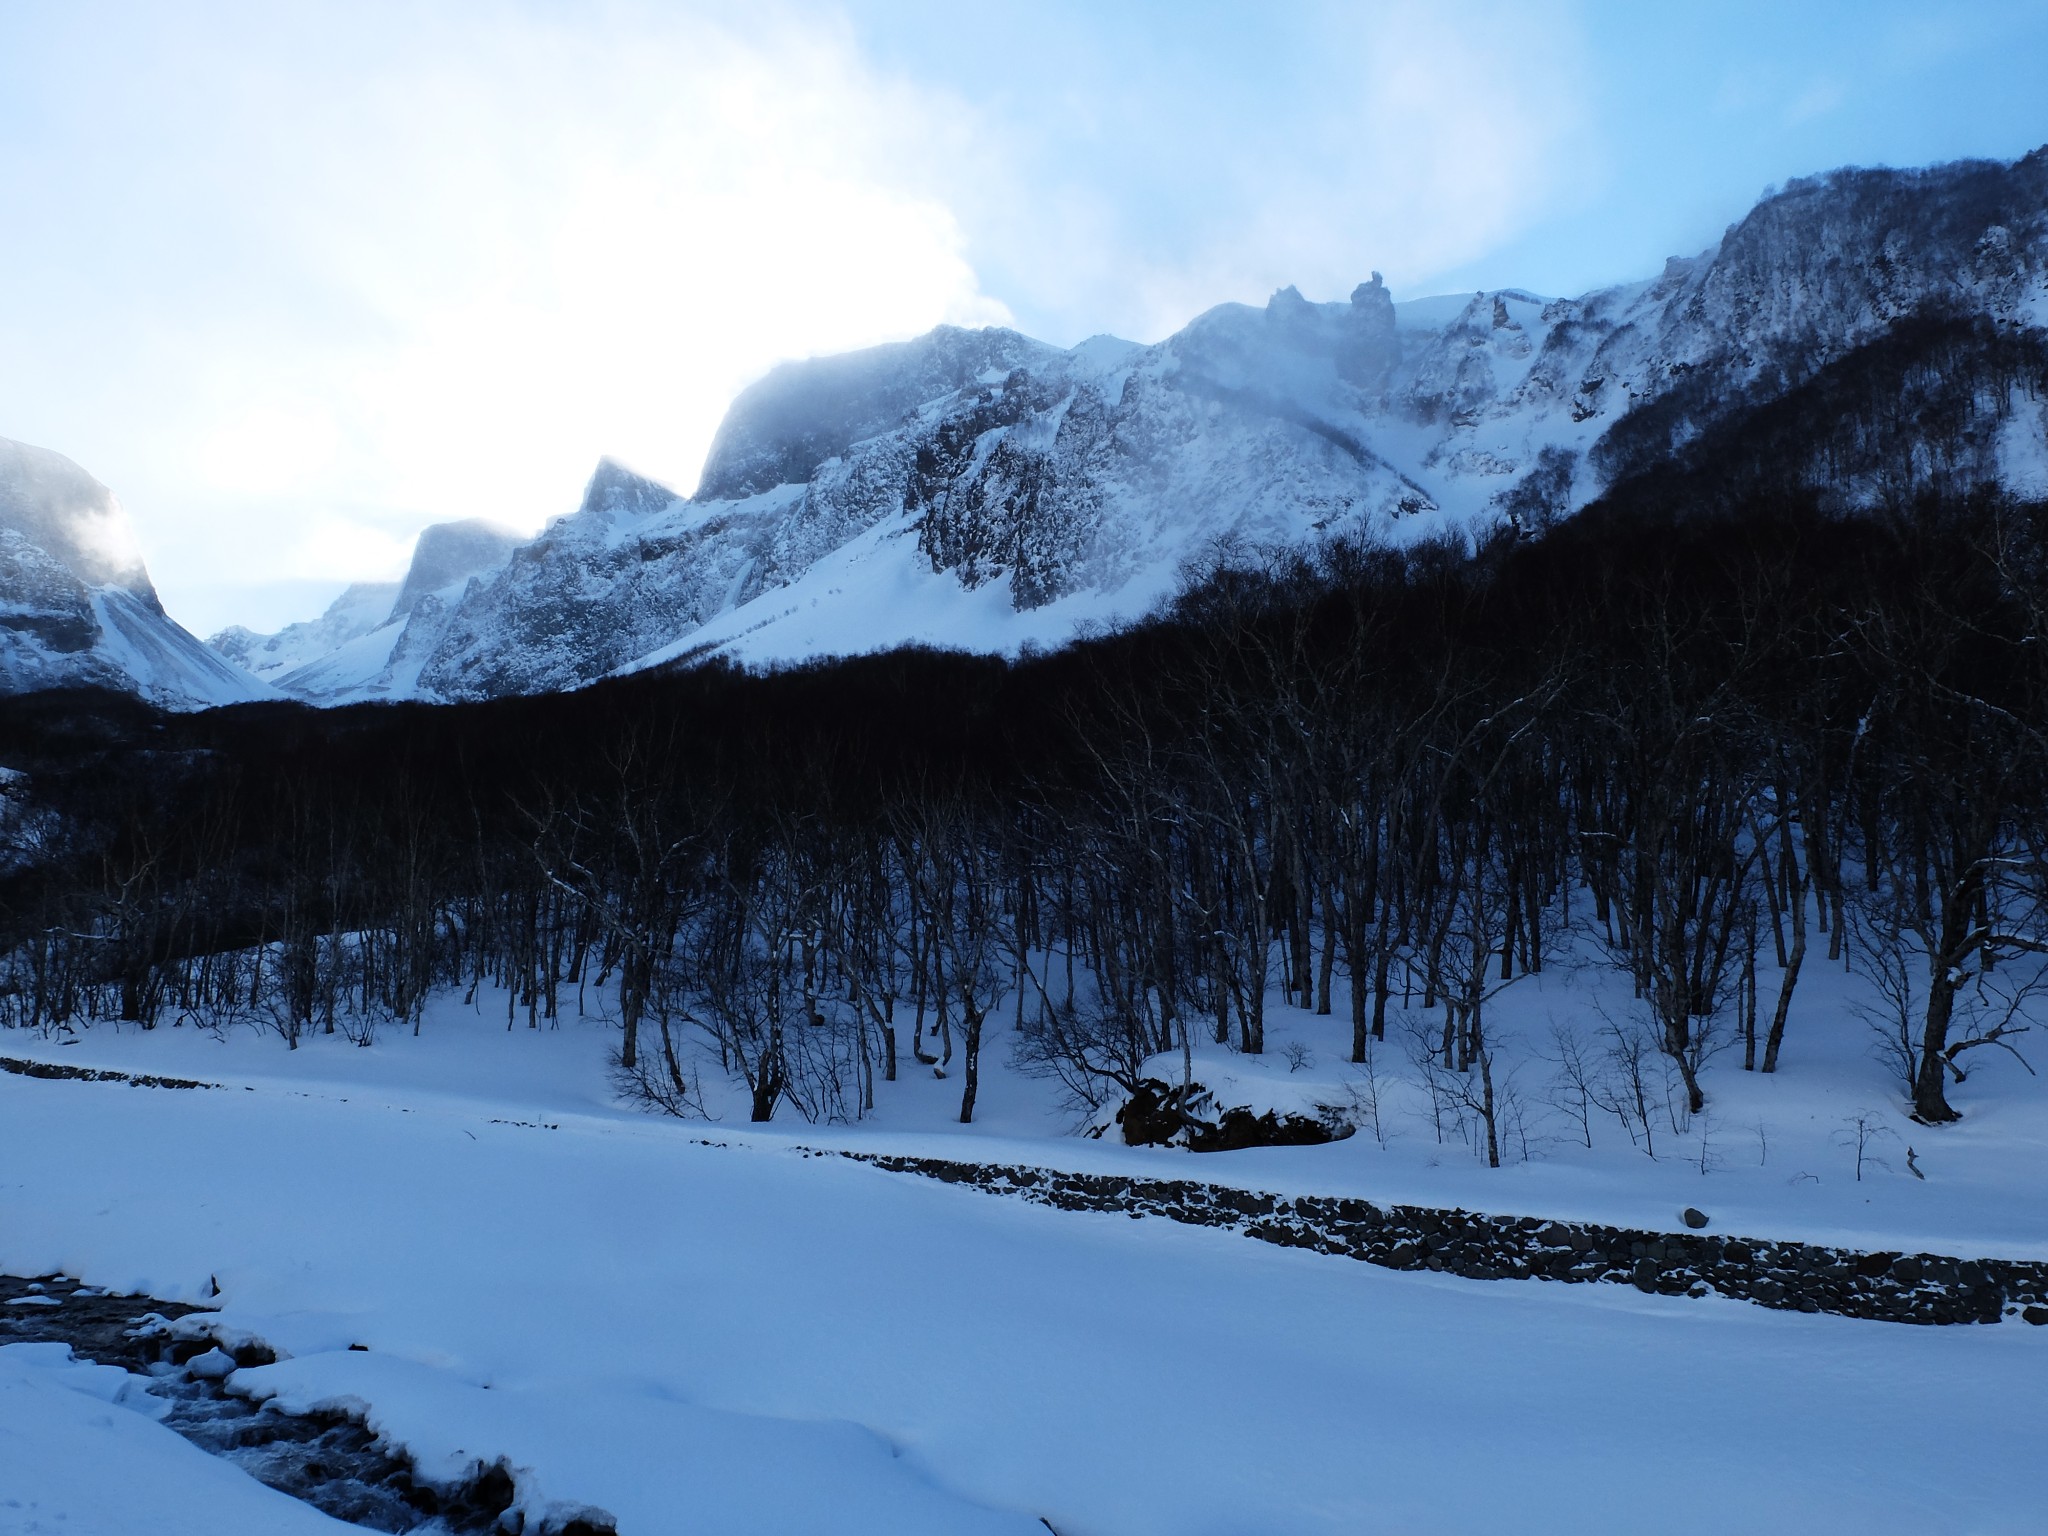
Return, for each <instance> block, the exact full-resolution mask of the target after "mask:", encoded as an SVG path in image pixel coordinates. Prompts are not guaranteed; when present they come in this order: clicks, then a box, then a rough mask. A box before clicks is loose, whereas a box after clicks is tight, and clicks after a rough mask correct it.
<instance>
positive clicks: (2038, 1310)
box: [2020, 1307, 2048, 1328]
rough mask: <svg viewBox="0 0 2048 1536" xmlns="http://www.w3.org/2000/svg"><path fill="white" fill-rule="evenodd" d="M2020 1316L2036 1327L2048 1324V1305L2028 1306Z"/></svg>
mask: <svg viewBox="0 0 2048 1536" xmlns="http://www.w3.org/2000/svg"><path fill="white" fill-rule="evenodd" d="M2020 1316H2021V1318H2022V1319H2024V1320H2025V1321H2027V1322H2030V1323H2032V1324H2033V1325H2034V1326H2035V1327H2036V1328H2040V1327H2044V1326H2048V1307H2027V1308H2024V1309H2023V1310H2022V1311H2021V1312H2020Z"/></svg>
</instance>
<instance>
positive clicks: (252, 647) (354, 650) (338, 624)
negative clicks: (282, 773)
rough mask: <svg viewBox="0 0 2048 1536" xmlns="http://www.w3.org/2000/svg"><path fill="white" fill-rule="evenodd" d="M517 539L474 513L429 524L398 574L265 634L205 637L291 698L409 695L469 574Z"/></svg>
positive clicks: (486, 568)
mask: <svg viewBox="0 0 2048 1536" xmlns="http://www.w3.org/2000/svg"><path fill="white" fill-rule="evenodd" d="M520 543H521V540H520V537H519V535H518V534H516V533H513V532H512V531H511V530H509V529H506V528H501V527H499V526H498V525H497V524H495V523H491V522H487V521H485V520H483V519H481V518H469V519H466V520H464V521H462V522H454V523H436V524H434V525H433V526H432V527H430V528H427V529H425V530H424V531H423V532H422V533H421V534H420V536H419V539H418V541H417V542H416V543H415V544H414V545H413V551H412V564H411V565H410V566H409V567H408V569H407V570H406V573H405V579H404V580H403V581H397V582H357V583H356V584H355V585H354V586H351V587H350V588H348V590H346V591H345V592H343V593H342V594H341V596H340V597H337V598H336V599H335V600H334V601H333V603H331V604H330V605H329V606H328V609H327V611H326V612H325V613H323V614H322V615H321V616H320V617H319V618H317V619H312V620H308V621H306V622H304V623H299V624H289V625H286V626H285V628H283V629H281V630H279V631H278V632H277V633H276V634H274V635H259V634H254V633H252V632H251V631H249V630H247V629H244V628H242V627H241V626H239V625H236V626H234V627H232V628H229V629H224V630H222V631H221V632H220V633H219V634H217V635H215V636H214V637H213V638H212V639H210V640H208V641H207V642H206V643H207V644H208V645H210V646H211V647H213V649H214V650H215V651H217V652H219V653H220V654H221V655H222V656H224V657H226V658H227V659H228V660H230V661H232V662H234V663H235V664H237V665H238V666H241V667H245V668H247V669H248V670H249V671H251V672H253V673H255V674H256V675H257V676H258V677H261V678H263V679H265V680H267V681H272V682H275V683H276V684H277V685H278V687H280V688H282V689H284V690H285V691H286V692H287V693H290V694H293V695H295V696H297V697H299V698H303V699H311V700H314V701H315V702H318V703H339V702H344V701H353V700H359V699H371V698H411V697H413V696H414V695H415V691H416V688H417V683H418V673H419V667H420V664H421V663H422V662H424V660H425V659H426V656H427V654H428V653H429V651H430V650H431V648H432V646H433V643H434V641H435V639H437V638H438V636H439V634H440V631H441V629H442V628H443V627H445V625H446V622H447V619H448V617H449V615H450V614H451V613H452V612H453V610H454V609H455V608H456V607H457V606H458V605H459V604H460V603H461V602H462V600H463V597H464V595H465V593H466V591H467V589H468V587H469V585H470V583H471V581H472V580H473V579H475V578H477V577H479V576H483V575H486V574H488V573H489V572H491V571H494V570H495V569H496V568H497V567H499V566H501V565H503V564H504V563H505V560H506V557H507V556H509V555H510V554H511V553H512V551H513V550H514V549H516V548H518V547H519V544H520Z"/></svg>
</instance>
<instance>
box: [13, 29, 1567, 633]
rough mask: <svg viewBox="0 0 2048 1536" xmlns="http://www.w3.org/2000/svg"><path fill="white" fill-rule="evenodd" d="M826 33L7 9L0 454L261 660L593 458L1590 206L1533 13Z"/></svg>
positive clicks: (679, 467)
mask: <svg viewBox="0 0 2048 1536" xmlns="http://www.w3.org/2000/svg"><path fill="white" fill-rule="evenodd" d="M835 14H836V13H827V14H826V15H825V16H824V17H823V18H822V19H821V17H820V15H819V14H818V13H817V12H816V11H815V10H812V11H800V10H786V11H785V10H773V9H767V10H763V9H761V8H758V7H753V8H739V7H730V8H727V7H720V6H716V5H713V4H708V3H707V4H700V5H697V6H694V7H685V6H674V5H660V6H657V5H653V4H644V5H643V4H616V5H610V6H600V7H596V8H589V7H563V8H555V7H552V6H546V7H540V8H535V9H528V10H519V9H515V8H509V7H493V8H485V7H476V8H468V7H459V6H435V5H420V6H399V5H386V4H381V3H374V0H355V3H350V4H342V3H340V0H325V3H321V4H312V5H304V6H297V7H289V8H281V7H269V6H258V5H253V4H248V3H246V0H215V3H214V4H212V5H209V6H207V7H205V8H202V9H200V10H198V11H196V12H195V11H189V10H180V11H177V12H172V11H170V10H167V9H164V8H159V7H154V6H149V5H142V4H137V5H136V6H134V7H132V8H128V9H120V8H112V9H110V8H108V7H92V8H75V9H74V8H70V7H65V6H60V5H56V4H38V3H36V0H28V4H27V6H26V8H25V9H23V10H21V11H18V12H16V13H15V15H16V20H15V21H14V22H13V23H12V25H13V26H14V27H15V29H16V30H15V31H14V33H13V35H12V38H11V39H10V36H9V34H8V27H9V26H10V23H9V22H8V21H6V20H4V19H0V55H4V54H6V53H7V52H8V51H9V49H10V47H13V48H14V52H15V57H16V58H17V60H25V61H27V62H26V63H18V64H17V65H16V66H15V67H14V69H13V72H12V73H10V70H9V66H7V65H6V64H5V63H4V62H0V95H4V94H6V93H7V92H9V91H13V92H15V94H16V95H17V98H18V101H17V105H18V107H19V111H18V114H17V115H16V117H15V118H14V119H12V120H11V121H9V122H6V123H4V124H0V196H4V197H5V198H6V200H7V205H8V206H9V207H10V209H13V210H19V211H20V215H19V216H22V217H24V219H25V222H28V223H31V224H32V225H33V226H34V227H35V228H36V229H37V231H38V235H39V238H38V239H37V240H35V241H19V242H8V243H5V244H0V291H12V292H15V293H34V294H36V295H38V296H39V298H40V299H41V300H43V302H42V303H40V304H39V305H37V306H36V307H35V309H34V312H33V313H31V312H30V310H29V309H28V308H27V307H24V306H17V307H16V308H15V309H13V310H11V311H5V310H0V353H4V354H5V355H7V356H8V357H9V358H10V366H9V368H8V369H7V370H4V371H0V432H6V433H8V434H9V435H16V436H23V437H27V438H29V439H30V440H33V441H41V442H44V443H46V444H47V445H49V446H52V447H55V448H58V449H60V450H62V451H65V452H68V453H71V454H72V455H73V457H75V458H77V459H79V460H80V462H82V463H84V464H85V465H86V467H87V468H88V469H90V470H92V471H93V472H94V473H96V474H98V475H99V476H100V477H101V478H103V479H105V480H107V481H108V482H109V483H110V484H112V485H114V486H115V488H116V489H117V490H118V491H119V492H120V493H121V494H122V496H123V498H124V500H125V501H126V502H127V503H128V505H129V506H130V507H131V508H132V509H133V512H134V514H135V520H136V523H137V526H138V529H139V532H140V535H141V538H142V542H143V546H144V549H145V552H146V554H147V556H148V558H149V562H150V567H151V571H152V573H153V574H154V575H155V577H156V579H157V581H158V583H159V586H160V587H161V589H162V590H163V592H164V596H165V599H166V602H167V603H168V605H169V606H170V607H171V609H172V611H173V612H174V613H176V614H178V615H179V616H180V617H182V618H185V619H186V620H187V622H189V623H191V624H192V625H193V626H194V627H195V628H199V629H200V630H202V632H203V631H206V630H210V629H212V628H214V627H216V626H218V625H219V624H222V623H225V622H227V621H229V620H231V619H233V620H240V621H244V622H249V623H251V624H255V625H260V626H267V625H271V624H275V623H278V622H282V621H283V620H285V619H288V618H291V617H299V616H304V615H303V613H302V612H300V611H299V610H300V609H301V608H302V606H303V604H304V603H305V600H306V598H305V588H304V587H303V585H302V584H303V583H304V582H307V581H325V582H327V583H330V584H332V585H338V584H340V583H341V582H344V581H347V580H354V579H362V578H371V577H382V576H387V575H390V574H392V570H391V568H392V567H393V565H394V564H395V563H397V560H398V558H399V556H398V554H397V552H398V551H401V550H402V549H403V548H404V546H405V545H406V544H407V542H408V541H409V540H410V538H411V536H412V535H413V534H414V533H415V532H416V531H417V529H418V528H419V527H420V526H422V525H423V524H425V523H426V522H429V521H433V520H437V519H442V518H453V517H465V516H488V517H493V518H496V519H498V520H500V521H504V522H508V523H511V524H513V525H515V526H522V527H526V528H534V527H537V526H539V524H540V523H541V522H542V521H543V520H544V519H545V518H547V517H548V516H551V515H553V514H556V513H559V512H562V511H566V510H568V509H569V507H570V506H571V505H572V504H573V501H574V498H575V496H576V494H577V491H578V489H579V488H580V485H581V483H582V480H583V477H584V476H585V475H587V474H588V472H589V470H590V468H591V466H592V465H593V463H594V462H595V460H596V459H597V457H598V456H599V455H600V454H601V453H611V454H615V455H617V456H619V457H621V458H623V459H625V460H626V461H627V462H629V463H632V464H634V465H635V466H636V467H639V468H641V469H643V470H644V471H646V472H648V473H651V474H655V475H658V476H661V477H662V478H665V479H667V480H669V481H670V482H672V483H674V484H676V485H677V486H678V487H679V488H683V489H687V488H688V486H689V485H690V484H691V483H692V482H693V481H694V479H695V476H696V473H697V470H698V468H699V466H700V464H701V462H702V459H703V455H704V452H705V450H706V448H707V447H708V445H709V441H710V437H711V434H712V433H713V431H714V430H715V429H716V426H717V423H718V420H719V418H720V416H721V414H722V412H723V410H724V408H725V405H726V404H727V402H728V401H729V400H730V398H731V396H732V394H733V392H734V391H735V390H736V389H738V388H739V387H740V386H742V385H743V384H744V383H745V382H746V381H747V380H748V379H749V378H751V377H753V376H755V375H757V374H758V373H760V372H761V371H762V370H763V369H765V368H766V367H767V366H769V365H770V364H771V363H773V362H774V361H776V360H778V359H780V358H784V357H794V356H803V355H809V354H813V353H820V352H831V351H837V350H843V349H845V348H849V347H856V346H861V345H865V344H869V343H872V342H875V341H880V340H884V339H888V338H891V337H898V336H905V335H910V334H914V333H916V332H918V331H921V330H924V329H926V328H928V327H929V326H931V325H933V324H936V323H939V322H940V321H947V320H950V321H957V322H961V323H969V324H979V323H989V322H1005V321H1007V320H1008V319H1009V316H1010V311H1009V310H1008V309H1006V308H1005V305H1004V303H1003V302H1002V301H1003V300H1008V301H1009V302H1010V303H1011V304H1013V305H1014V306H1015V307H1016V308H1017V309H1018V311H1019V312H1020V313H1023V314H1024V315H1025V316H1026V317H1027V319H1028V320H1029V321H1030V323H1031V324H1032V325H1033V326H1034V327H1036V328H1040V329H1042V330H1043V331H1045V332H1047V333H1049V334H1048V339H1052V340H1068V341H1071V340H1077V339H1079V337H1080V336H1082V335H1085V334H1087V333H1088V332H1090V331H1094V330H1100V329H1114V330H1120V331H1122V332H1124V333H1125V334H1134V335H1138V336H1140V337H1145V338H1151V337H1156V336H1159V335H1163V334H1165V333H1166V332H1168V331H1170V330H1172V329H1174V328H1176V327H1177V326H1179V325H1180V324H1182V323H1183V322H1184V321H1185V320H1186V319H1187V318H1188V317H1189V316H1190V315H1191V314H1193V313H1194V312H1196V311H1198V310H1200V309H1202V308H1205V307H1207V306H1208V305H1209V304H1212V303H1214V302H1217V301H1218V300H1220V299H1224V298H1246V299H1253V300H1258V299H1263V297H1264V296H1265V295H1266V293H1268V292H1270V291H1271V289H1273V288H1274V287H1276V286H1279V285H1280V284H1282V283H1286V282H1295V283H1298V284H1300V285H1301V287H1302V288H1303V290H1304V291H1305V292H1308V293H1309V294H1310V295H1311V296H1314V297H1335V296H1338V295H1341V294H1343V293H1345V292H1348V291H1349V289H1350V287H1351V285H1352V284H1353V283H1355V282H1356V281H1358V280H1359V279H1360V278H1362V277H1363V276H1364V275H1365V273H1366V271H1367V270H1369V269H1371V268H1379V269H1382V270H1384V271H1385V272H1386V273H1387V275H1388V278H1389V280H1390V281H1392V282H1394V283H1395V284H1396V286H1397V288H1398V287H1401V286H1402V285H1404V284H1415V283H1420V282H1422V281H1424V280H1425V279H1426V278H1427V277H1428V276H1429V275H1431V274H1432V273H1434V272H1437V271H1441V270H1444V269H1447V268H1450V267H1454V266H1457V265H1459V264H1461V263H1463V262H1467V261H1470V260H1471V259H1473V258H1474V257H1476V256H1478V255H1480V254H1482V253H1483V251H1484V250H1485V249H1486V248H1487V247H1488V246H1489V245H1490V244H1492V243H1495V242H1498V241H1499V240H1501V239H1502V238H1503V237H1504V236H1506V235H1508V234H1511V233H1514V232H1515V231H1517V230H1519V229H1520V228H1521V227H1523V226H1524V225H1526V224H1527V223H1528V222H1529V221H1530V220H1532V219H1533V218H1535V217H1537V216H1538V215H1539V214H1540V213H1542V212H1544V211H1547V210H1550V209H1552V208H1553V207H1554V205H1555V203H1556V201H1557V199H1558V198H1559V197H1560V196H1568V195H1569V193H1570V191H1571V188H1572V187H1573V186H1574V185H1575V184H1576V182H1577V180H1580V179H1583V177H1584V175H1585V174H1586V166H1587V165H1588V164H1589V162H1590V150H1589V149H1588V147H1587V145H1586V142H1585V135H1584V132H1583V127H1584V125H1583V122H1582V120H1581V118H1580V115H1579V111H1578V108H1577V106H1576V102H1577V99H1578V97H1577V94H1576V91H1575V88H1574V85H1573V81H1574V79H1575V72H1576V71H1577V70H1578V69H1579V68H1580V64H1579V61H1578V55H1577V48H1578V46H1579V45H1578V41H1577V35H1576V33H1575V32H1574V30H1573V27H1572V26H1571V25H1570V24H1569V17H1568V16H1566V15H1564V14H1562V13H1555V12H1552V11H1550V10H1548V9H1542V8H1537V9H1532V8H1529V7H1526V6H1516V7H1506V6H1495V5H1490V4H1485V5H1478V6H1464V7H1458V8H1455V9H1446V8H1444V7H1440V6H1435V5H1421V4H1398V5H1393V6H1386V7H1380V8H1376V9H1374V10H1371V11H1369V12H1361V11H1358V10H1357V9H1355V8H1353V7H1349V6H1339V5H1331V6H1326V7H1322V8H1318V9H1312V10H1298V11H1288V12H1285V13H1281V12H1277V11H1276V12H1271V13H1267V12H1259V11H1247V12H1243V13H1238V14H1237V15H1236V16H1234V17H1227V18H1225V19H1224V21H1223V22H1216V21H1214V20H1213V18H1212V20H1211V22H1210V23H1209V25H1210V28H1211V33H1212V34H1214V35H1209V36H1206V37H1205V38H1204V39H1203V40H1202V42H1201V44H1200V45H1199V46H1195V47H1192V48H1190V49H1184V50H1180V51H1176V44H1175V42H1174V39H1173V37H1171V36H1168V35H1166V34H1164V33H1146V32H1145V31H1144V29H1143V25H1142V24H1140V23H1136V22H1133V23H1128V24H1122V25H1124V31H1123V33H1121V34H1119V33H1117V32H1116V28H1117V27H1118V26H1119V25H1120V23H1118V22H1117V21H1116V19H1115V18H1114V16H1113V15H1112V16H1109V17H1108V19H1103V17H1102V16H1098V15H1097V14H1095V13H1090V12H1080V11H1068V12H1066V13H1064V17H1065V19H1064V20H1061V19H1060V18H1058V17H1055V16H1051V15H1046V14H1041V13H1038V12H1032V13H1029V14H1025V13H993V12H991V13H986V14H981V15H976V16H968V15H963V16H962V18H961V19H960V21H959V24H958V27H959V36H958V39H957V46H955V47H954V48H953V51H952V52H951V53H943V51H942V54H941V55H937V56H934V57H935V58H936V59H937V62H936V63H935V64H933V63H931V61H929V60H928V66H929V67H926V68H923V69H915V70H911V69H906V70H903V71H902V72H901V73H898V74H890V73H887V72H884V71H883V70H882V69H880V68H878V67H877V66H876V65H875V64H874V63H873V62H872V56H873V55H872V51H871V50H870V49H868V48H867V46H866V44H865V42H864V40H863V39H862V37H861V36H859V35H858V34H856V33H855V32H854V31H853V30H852V28H851V27H850V26H849V25H848V24H846V23H844V22H843V21H840V20H836V19H834V15H835ZM1004 16H1007V18H1008V19H1007V20H1002V19H1000V18H1001V17H1004ZM22 18H26V21H24V20H23V19H22ZM110 18H111V19H110ZM991 18H997V19H991ZM1077 18H1078V19H1077ZM1004 26H1007V27H1009V28H1010V31H1009V32H1008V33H1007V34H1004V33H1003V32H1002V31H1001V29H1002V27H1004ZM1098 27H1104V28H1108V29H1109V31H1108V32H1107V33H1103V34H1102V35H1096V34H1094V33H1093V32H1091V30H1090V29H1094V28H1098ZM1062 28H1065V29H1067V30H1065V31H1062ZM1218 28H1221V30H1220V31H1219V30H1218ZM1232 28H1237V29H1241V30H1243V31H1244V32H1245V33H1246V34H1247V35H1246V37H1245V39H1244V42H1243V46H1239V45H1238V42H1237V40H1236V38H1235V37H1234V36H1233V35H1232V33H1231V29H1232ZM1034 38H1035V39H1037V46H1039V47H1040V49H1041V54H1040V57H1041V60H1042V63H1043V70H1042V72H1041V74H1040V75H1039V76H1038V77H1036V78H1029V76H1030V70H1029V68H1028V67H1027V65H1026V64H1023V63H1019V62H1018V61H1017V60H1016V59H1014V58H1011V57H1009V56H1007V52H1006V50H1005V46H1004V45H1005V42H1006V39H1007V40H1008V41H1011V42H1015V43H1019V44H1021V43H1022V42H1024V41H1026V40H1030V39H1034ZM15 45H19V46H15ZM1091 49H1092V50H1093V54H1092V55H1091V52H1090V50H1091ZM1091 57H1092V58H1093V62H1092V63H1091V62H1090V59H1091ZM1005 82H1008V83H1007V85H1006V84H1005ZM991 288H994V289H995V290H996V292H995V294H993V295H992V293H991V292H990V291H989V290H990V289H991ZM293 583H300V584H301V585H296V586H295V585H292V584H293ZM287 605H289V606H287Z"/></svg>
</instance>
